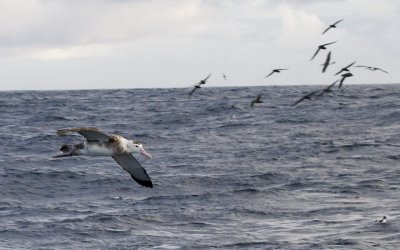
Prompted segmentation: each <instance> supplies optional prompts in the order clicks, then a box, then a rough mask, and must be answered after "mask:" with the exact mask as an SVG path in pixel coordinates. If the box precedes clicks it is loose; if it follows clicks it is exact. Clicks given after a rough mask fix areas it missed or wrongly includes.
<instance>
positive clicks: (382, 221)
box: [376, 216, 387, 223]
mask: <svg viewBox="0 0 400 250" xmlns="http://www.w3.org/2000/svg"><path fill="white" fill-rule="evenodd" d="M376 222H378V223H386V222H387V218H386V216H383V217H382V219H380V220H376Z"/></svg>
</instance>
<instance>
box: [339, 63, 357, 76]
mask: <svg viewBox="0 0 400 250" xmlns="http://www.w3.org/2000/svg"><path fill="white" fill-rule="evenodd" d="M355 63H356V62H355V61H354V62H352V63H350V64H349V65H347V66H346V67H344V68H342V69H341V70H339V71H338V72H337V73H336V74H335V76H336V75H339V74H340V73H342V72H345V71H346V72H349V68H350V67H351V66H353V65H354V64H355Z"/></svg>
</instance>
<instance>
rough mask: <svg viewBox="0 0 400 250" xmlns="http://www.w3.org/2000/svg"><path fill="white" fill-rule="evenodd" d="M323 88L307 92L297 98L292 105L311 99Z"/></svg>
mask: <svg viewBox="0 0 400 250" xmlns="http://www.w3.org/2000/svg"><path fill="white" fill-rule="evenodd" d="M320 91H321V90H320V89H319V90H315V91H313V92H310V93H307V94H306V95H305V96H303V97H301V98H300V99H299V100H297V101H296V102H294V103H293V104H292V107H294V106H296V105H297V104H299V103H300V102H302V101H304V100H311V97H312V96H313V95H315V94H317V93H318V92H320Z"/></svg>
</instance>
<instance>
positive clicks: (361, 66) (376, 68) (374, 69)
mask: <svg viewBox="0 0 400 250" xmlns="http://www.w3.org/2000/svg"><path fill="white" fill-rule="evenodd" d="M354 67H358V68H365V69H369V70H372V71H376V70H379V71H382V72H384V73H386V74H389V72H387V71H386V70H383V69H381V68H378V67H372V66H364V65H357V66H354Z"/></svg>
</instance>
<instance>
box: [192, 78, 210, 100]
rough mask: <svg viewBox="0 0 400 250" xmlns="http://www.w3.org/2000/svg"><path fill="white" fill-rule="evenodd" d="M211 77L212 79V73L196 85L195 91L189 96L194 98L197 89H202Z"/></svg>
mask: <svg viewBox="0 0 400 250" xmlns="http://www.w3.org/2000/svg"><path fill="white" fill-rule="evenodd" d="M210 77H211V73H210V74H209V75H208V76H207V77H206V78H204V79H203V80H201V81H200V82H198V83H196V84H195V85H194V87H193V89H192V90H191V91H190V92H189V96H192V95H193V93H194V92H195V91H196V90H197V89H200V88H201V85H203V84H206V82H207V80H208V78H210Z"/></svg>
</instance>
